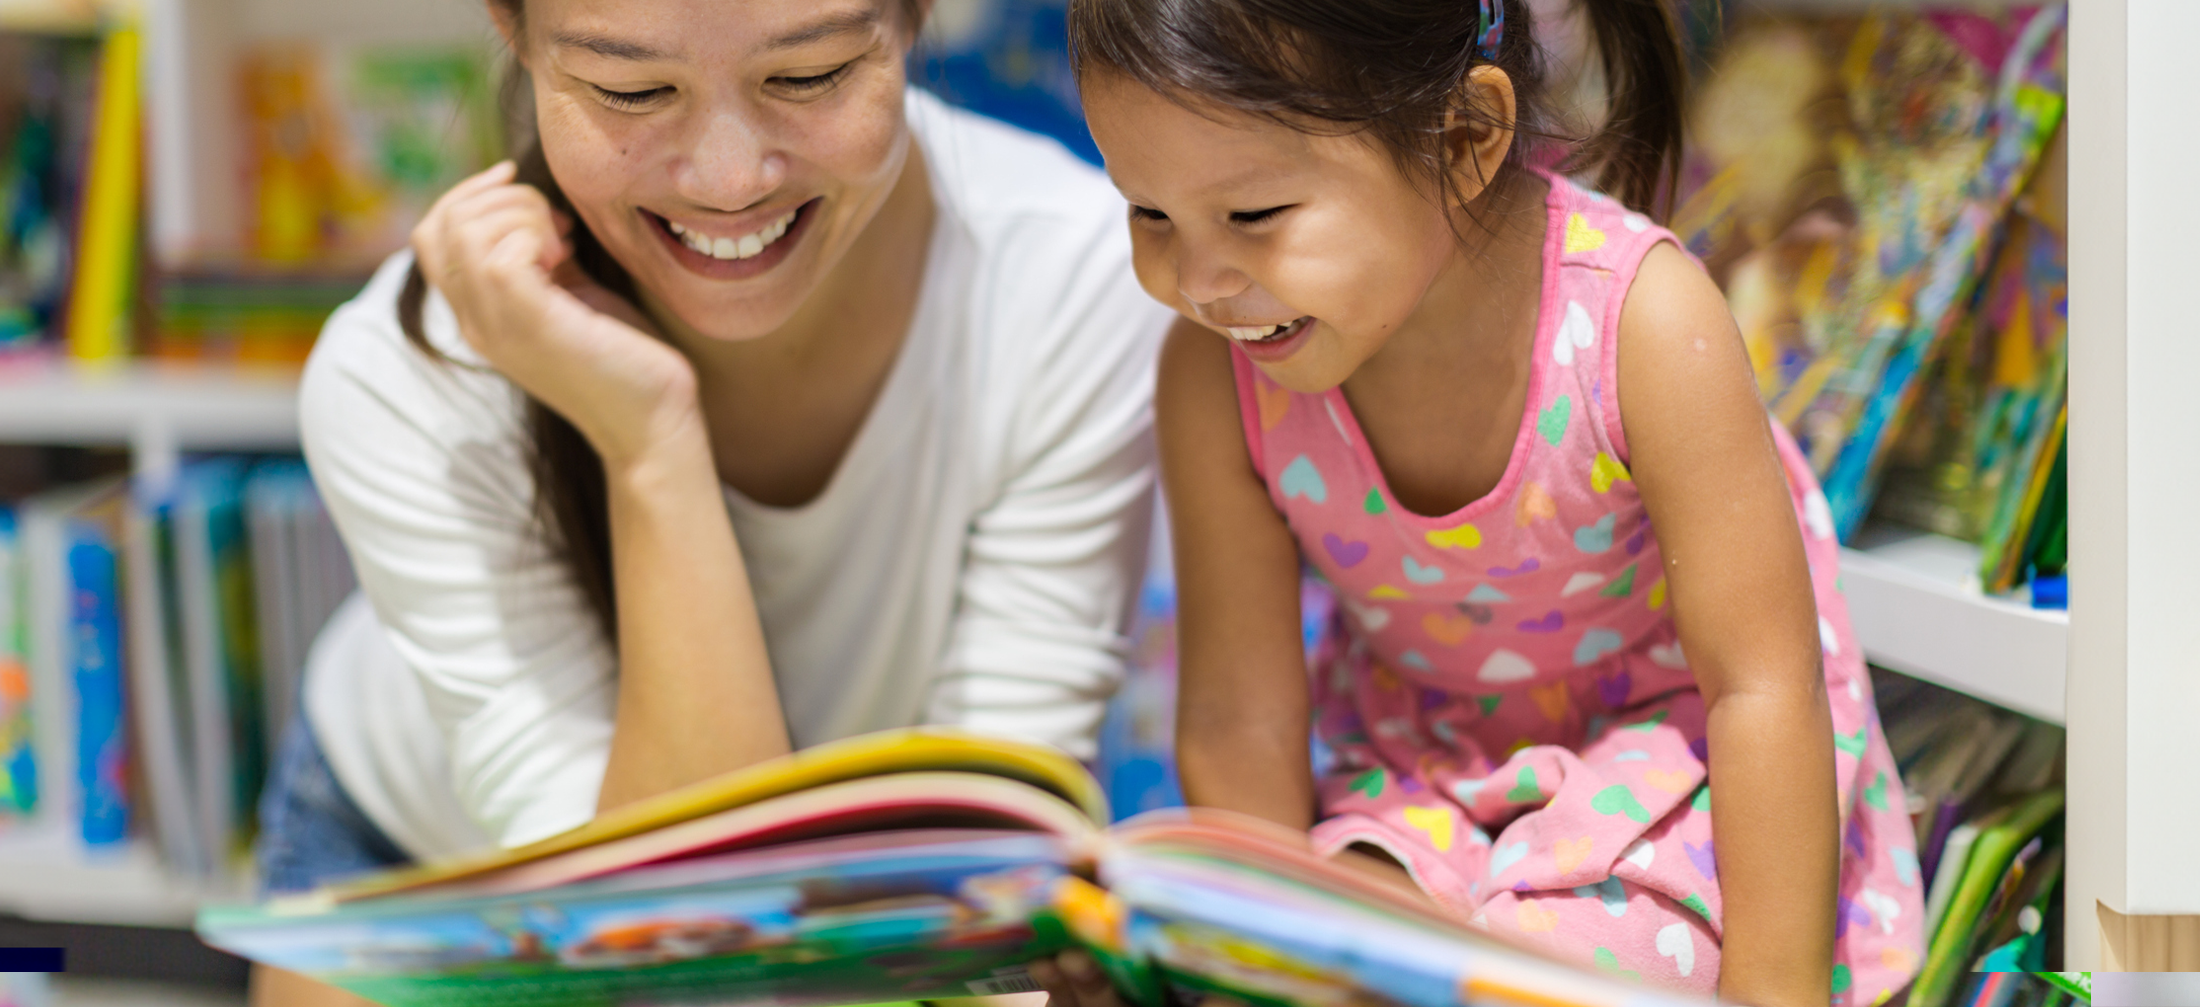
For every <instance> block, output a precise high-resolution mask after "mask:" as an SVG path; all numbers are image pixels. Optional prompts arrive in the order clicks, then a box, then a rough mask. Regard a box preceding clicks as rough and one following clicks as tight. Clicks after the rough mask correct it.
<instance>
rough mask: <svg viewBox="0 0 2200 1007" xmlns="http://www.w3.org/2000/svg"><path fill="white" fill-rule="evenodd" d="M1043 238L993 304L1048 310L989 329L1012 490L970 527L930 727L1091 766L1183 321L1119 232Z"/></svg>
mask: <svg viewBox="0 0 2200 1007" xmlns="http://www.w3.org/2000/svg"><path fill="white" fill-rule="evenodd" d="M1111 195H1112V194H1111ZM1050 231H1051V232H1052V233H1048V232H1050ZM1031 232H1035V233H1027V234H1025V235H1024V236H1023V237H1021V238H1016V239H1011V243H1010V246H1009V247H1008V249H1006V250H1005V251H1004V252H1003V253H1002V254H1000V255H998V256H997V257H996V258H995V261H997V262H1002V263H1006V264H1012V265H1011V267H1010V268H1006V269H1004V270H1003V271H1002V275H1000V276H997V277H995V278H994V279H993V280H992V285H993V287H992V289H993V290H994V291H996V292H997V291H999V290H1000V289H1002V288H1003V287H1012V288H1015V289H1017V290H1021V291H1041V290H1043V291H1047V292H1048V294H1047V296H1045V297H1044V298H1040V299H1038V300H1036V301H1032V300H1029V299H1026V300H1023V301H1021V302H1019V303H1017V304H1016V306H1015V307H1014V308H1012V309H1009V310H1006V311H1003V312H1001V313H999V314H998V315H997V316H996V317H993V318H991V319H990V320H989V321H986V322H984V323H982V324H987V325H989V326H990V327H992V329H993V331H994V332H995V333H996V335H995V336H994V337H993V338H992V339H991V341H990V343H989V345H990V346H992V347H995V348H1001V347H1009V348H1011V349H1008V350H1007V351H1003V352H999V355H1000V356H1001V357H1003V358H1004V364H1003V366H1001V367H999V368H997V369H996V370H995V371H994V372H993V374H992V375H991V377H990V379H989V381H988V384H989V385H990V386H991V387H992V388H995V389H999V390H1001V391H1002V392H1004V393H1005V394H1003V395H1001V396H999V398H998V402H997V405H998V408H996V409H981V413H982V414H983V415H985V416H986V419H985V423H986V424H987V425H988V431H989V433H990V434H991V435H992V436H993V437H995V438H996V443H997V445H998V457H999V458H1000V459H1001V466H1000V473H1001V475H1000V478H999V480H998V482H997V484H996V489H995V491H994V493H993V495H992V496H991V498H990V500H989V502H988V503H987V504H986V505H985V506H983V507H982V508H981V509H980V510H979V511H978V513H977V514H976V516H975V517H974V519H973V520H972V521H971V524H970V528H969V538H968V542H967V545H966V551H965V563H964V568H963V572H962V576H961V580H960V584H959V586H958V589H957V599H956V601H957V607H956V616H955V620H954V624H953V625H952V626H951V627H950V632H949V644H948V647H947V651H946V654H945V658H944V664H943V667H942V668H941V670H940V674H939V676H938V677H937V679H936V680H935V681H936V685H935V687H934V689H933V692H932V695H931V698H930V702H929V704H928V708H927V710H926V717H927V719H928V720H930V721H931V722H933V723H943V724H953V725H956V726H960V727H965V728H968V729H970V730H973V731H977V732H981V733H985V734H991V735H995V736H1001V737H1009V738H1017V739H1021V740H1027V741H1036V742H1041V743H1044V744H1049V745H1053V746H1055V747H1057V748H1060V749H1062V750H1064V751H1066V752H1068V753H1069V754H1071V755H1073V756H1076V757H1077V758H1080V759H1085V760H1088V761H1089V760H1091V759H1092V758H1093V757H1094V756H1095V755H1096V754H1097V750H1098V733H1099V728H1100V722H1101V719H1102V717H1103V716H1104V714H1105V712H1106V704H1107V701H1108V698H1109V697H1110V696H1111V695H1113V694H1114V692H1115V689H1116V686H1117V685H1119V684H1120V683H1121V681H1122V676H1123V666H1124V661H1125V657H1126V655H1127V652H1128V649H1129V648H1128V643H1127V640H1126V639H1125V637H1124V635H1123V630H1124V623H1125V621H1126V619H1127V616H1128V614H1129V611H1130V607H1131V602H1132V599H1133V598H1134V596H1135V593H1136V591H1137V588H1138V582H1139V578H1140V576H1141V574H1142V572H1143V570H1144V567H1145V560H1146V549H1147V539H1148V535H1149V533H1150V531H1151V526H1152V519H1153V513H1154V506H1153V500H1154V496H1153V493H1154V486H1155V474H1154V473H1155V458H1154V443H1153V379H1154V361H1155V356H1156V353H1157V351H1158V348H1159V345H1160V338H1161V335H1162V333H1163V332H1164V331H1165V330H1166V328H1167V325H1168V320H1169V318H1170V317H1171V316H1170V314H1169V312H1168V311H1167V310H1166V309H1165V308H1162V307H1161V306H1159V305H1156V304H1155V303H1154V302H1153V301H1152V300H1151V299H1149V298H1148V297H1146V295H1145V294H1144V292H1143V291H1141V290H1139V288H1138V285H1137V282H1136V280H1135V278H1134V276H1133V274H1132V272H1131V269H1130V255H1129V243H1128V239H1127V236H1126V235H1125V234H1124V228H1123V224H1122V221H1121V218H1120V216H1119V215H1115V214H1111V215H1110V216H1109V217H1107V218H1106V219H1104V220H1101V221H1098V222H1096V223H1094V224H1093V225H1092V226H1091V227H1090V229H1089V238H1088V240H1086V241H1084V242H1082V243H1079V242H1073V241H1072V242H1065V241H1064V240H1063V239H1062V235H1061V233H1060V231H1059V229H1055V228H1048V229H1043V230H1042V229H1037V228H1034V229H1031ZM1019 244H1020V245H1022V246H1023V247H1017V246H1018V245H1019ZM980 293H981V296H984V295H985V293H986V290H985V289H984V288H981V291H980ZM996 296H1000V295H998V294H997V293H996ZM1025 296H1026V297H1027V298H1028V294H1027V295H1025ZM1004 299H1013V295H1010V297H1009V298H1004ZM987 397H988V398H992V397H993V396H987Z"/></svg>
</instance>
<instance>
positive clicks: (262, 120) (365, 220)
mask: <svg viewBox="0 0 2200 1007" xmlns="http://www.w3.org/2000/svg"><path fill="white" fill-rule="evenodd" d="M142 46H143V40H142V39H141V38H140V33H139V32H138V30H137V29H135V28H134V27H132V26H131V24H130V23H129V22H128V21H120V22H116V23H114V24H113V25H111V26H110V27H108V28H107V29H106V30H104V31H102V32H100V33H98V34H94V35H83V34H68V33H53V32H40V33H31V32H22V31H16V32H9V31H5V30H0V354H4V353H10V352H13V353H25V352H29V353H56V352H65V353H66V354H67V355H68V356H70V357H73V358H76V359H80V360H89V361H102V360H108V359H114V358H119V357H124V356H131V355H139V356H151V357H158V358H186V359H201V360H207V359H211V360H219V361H237V362H245V363H288V364H295V363H297V362H299V361H302V360H303V359H304V358H305V354H306V352H307V350H308V349H310V347H311V346H312V344H313V340H314V338H315V336H317V335H318V334H319V332H320V328H321V324H322V322H323V321H324V320H325V319H326V318H327V317H328V314H329V313H330V312H331V311H333V310H334V309H335V308H336V306H337V305H339V304H341V303H342V302H343V301H345V300H346V299H348V298H349V297H350V296H351V295H352V294H353V293H354V292H356V291H357V290H358V289H359V287H360V285H361V284H362V283H363V282H364V280H365V278H366V276H367V274H368V273H369V272H371V270H372V267H373V265H374V264H375V262H376V261H377V260H379V259H380V258H381V257H382V256H384V255H387V254H388V253H390V252H391V251H394V250H396V249H397V248H399V247H401V246H402V245H403V243H404V238H405V233H406V231H407V230H408V229H409V228H410V227H411V226H412V223H413V221H414V220H416V219H417V218H418V216H419V214H420V213H421V212H422V211H424V210H425V209H426V207H427V206H428V204H429V203H430V202H432V201H433V199H434V198H435V196H437V195H438V194H440V193H441V192H442V191H443V190H444V189H445V188H447V187H448V186H449V185H450V184H451V183H453V182H455V181H457V180H458V179H459V178H461V177H464V176H465V175H466V174H469V173H471V172H473V171H476V170H479V169H480V168H481V167H483V166H486V165H487V164H488V163H489V162H490V161H491V160H493V159H494V158H495V157H496V156H497V155H498V152H499V151H500V150H501V137H500V130H499V127H498V125H497V122H498V120H497V117H496V110H495V102H494V100H493V95H492V89H491V87H490V85H489V80H488V78H489V74H490V62H491V61H490V58H489V54H488V51H487V50H486V49H485V48H483V47H480V46H471V47H468V46H451V45H418V46H391V45H367V46H336V45H324V44H314V43H306V42H299V41H290V40H272V41H263V42H253V43H247V44H244V45H242V46H240V52H239V54H238V56H237V59H236V61H235V63H236V65H235V67H234V73H232V74H230V75H228V76H229V78H230V79H231V81H232V82H233V83H232V86H233V88H234V93H233V94H232V95H230V96H228V97H229V98H230V100H228V101H224V102H220V103H218V104H217V106H216V107H218V108H221V109H224V110H228V111H230V112H233V113H234V114H235V115H236V117H237V122H238V129H236V130H235V131H234V132H235V135H237V136H238V137H240V140H241V142H240V143H239V145H238V149H237V150H236V151H235V152H234V155H235V159H236V160H235V163H234V165H233V167H234V170H231V171H221V172H217V173H216V175H217V177H219V178H221V179H223V180H224V181H225V182H226V180H228V179H229V178H232V177H234V178H235V179H236V180H237V182H236V183H235V184H236V189H235V191H234V192H233V193H232V194H230V195H231V197H232V199H233V202H234V203H235V205H236V206H237V207H239V208H240V209H241V210H242V213H241V214H240V215H239V216H240V217H241V220H240V225H241V226H239V227H238V228H236V230H237V232H238V233H236V234H233V235H228V234H224V233H223V232H224V230H225V229H224V228H223V227H222V224H223V222H219V221H207V222H206V225H205V227H204V228H202V230H205V231H206V232H207V233H206V234H202V235H198V236H196V237H195V239H194V243H195V245H194V247H192V248H188V249H183V250H180V251H175V250H172V254H176V255H179V256H180V257H181V261H175V262H155V261H153V257H152V256H151V255H149V254H148V250H147V248H146V247H145V246H144V243H143V240H142V238H143V235H144V233H145V222H146V220H147V219H148V213H147V211H148V206H147V199H148V191H149V186H148V179H147V178H146V173H147V171H148V170H150V171H152V172H153V173H154V174H159V173H160V172H161V171H163V170H164V169H167V168H171V167H173V166H166V165H162V164H160V163H158V162H149V161H148V160H147V159H146V158H145V156H144V151H143V150H141V147H142V145H143V136H144V134H145V132H146V124H145V122H144V116H143V114H142V111H143V110H142V107H141V106H142V104H143V103H142V101H141V97H140V92H141V90H142V88H143V82H142V81H141V79H140V67H141V65H142V61H141V48H142ZM164 128H191V127H189V126H187V125H186V124H165V126H164ZM204 132H206V133H208V134H209V135H222V133H223V132H224V131H220V130H211V129H208V130H205V131H204ZM162 195H163V196H164V197H165V198H170V199H194V198H197V197H200V196H203V195H204V194H203V193H186V192H181V191H174V190H173V189H171V190H170V191H166V192H164V193H162ZM228 201H232V200H218V201H217V202H228ZM197 246H204V247H197Z"/></svg>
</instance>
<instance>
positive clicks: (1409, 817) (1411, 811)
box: [1399, 804, 1457, 853]
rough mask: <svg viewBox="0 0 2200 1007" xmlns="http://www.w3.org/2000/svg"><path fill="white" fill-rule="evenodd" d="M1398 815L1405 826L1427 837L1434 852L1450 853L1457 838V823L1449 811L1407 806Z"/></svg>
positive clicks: (1414, 805) (1437, 808) (1438, 808)
mask: <svg viewBox="0 0 2200 1007" xmlns="http://www.w3.org/2000/svg"><path fill="white" fill-rule="evenodd" d="M1399 813H1400V814H1401V815H1402V816H1403V817H1404V818H1405V822H1406V824H1407V825H1409V826H1412V827H1413V828H1416V829H1419V830H1421V831H1422V832H1423V833H1426V834H1427V835H1428V844H1429V845H1430V846H1433V847H1435V848H1436V852H1438V853H1450V852H1451V845H1452V843H1453V841H1454V840H1455V839H1456V838H1457V833H1456V832H1455V831H1454V830H1455V829H1456V827H1457V822H1456V821H1455V820H1454V819H1453V818H1452V816H1451V811H1450V809H1448V808H1443V807H1430V806H1424V805H1419V804H1408V805H1406V806H1405V808H1404V810H1402V811H1401V812H1399Z"/></svg>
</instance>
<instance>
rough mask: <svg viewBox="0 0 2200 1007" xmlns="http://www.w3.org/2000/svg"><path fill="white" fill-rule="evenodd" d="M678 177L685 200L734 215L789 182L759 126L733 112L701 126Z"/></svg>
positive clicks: (705, 120) (780, 156)
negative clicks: (731, 212) (781, 184)
mask: <svg viewBox="0 0 2200 1007" xmlns="http://www.w3.org/2000/svg"><path fill="white" fill-rule="evenodd" d="M678 174H679V177H678V178H676V179H675V180H674V182H675V185H676V186H677V187H678V190H679V193H680V195H681V196H682V197H683V198H686V199H689V200H693V201H694V202H695V203H696V204H697V205H700V206H707V207H710V208H712V209H716V210H725V211H729V212H730V211H735V210H741V209H745V208H747V207H750V206H753V205H755V204H756V203H757V201H759V200H762V199H764V198H765V197H767V196H769V195H771V194H772V192H773V191H775V190H777V189H778V188H779V185H780V183H781V182H783V181H785V179H786V174H787V165H786V157H785V155H783V154H781V153H779V152H777V151H776V150H774V149H773V147H772V146H771V144H769V143H767V142H766V141H765V138H764V137H763V136H761V135H760V134H759V132H758V130H757V129H756V126H755V124H754V123H751V122H750V121H748V120H747V119H746V118H744V117H743V116H742V115H740V114H739V113H738V112H735V111H730V110H729V111H724V112H714V113H711V114H710V115H707V116H705V117H704V118H703V120H702V121H701V122H700V123H698V124H697V126H696V129H695V132H694V134H693V136H691V137H690V146H689V148H688V156H687V157H686V158H685V159H684V163H683V166H682V168H681V170H680V171H679V173H678Z"/></svg>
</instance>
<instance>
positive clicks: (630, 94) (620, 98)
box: [589, 84, 672, 109]
mask: <svg viewBox="0 0 2200 1007" xmlns="http://www.w3.org/2000/svg"><path fill="white" fill-rule="evenodd" d="M589 86H590V87H595V85H593V84H591V85H589ZM670 93H672V89H671V88H669V87H653V88H648V89H646V90H642V91H613V90H611V89H610V88H608V87H597V88H596V97H598V98H600V99H602V100H603V103H604V104H606V105H609V106H611V107H612V108H616V109H635V108H640V107H642V106H643V105H647V104H649V103H650V102H651V101H653V100H655V99H657V98H659V97H662V96H664V95H667V94H670Z"/></svg>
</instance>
